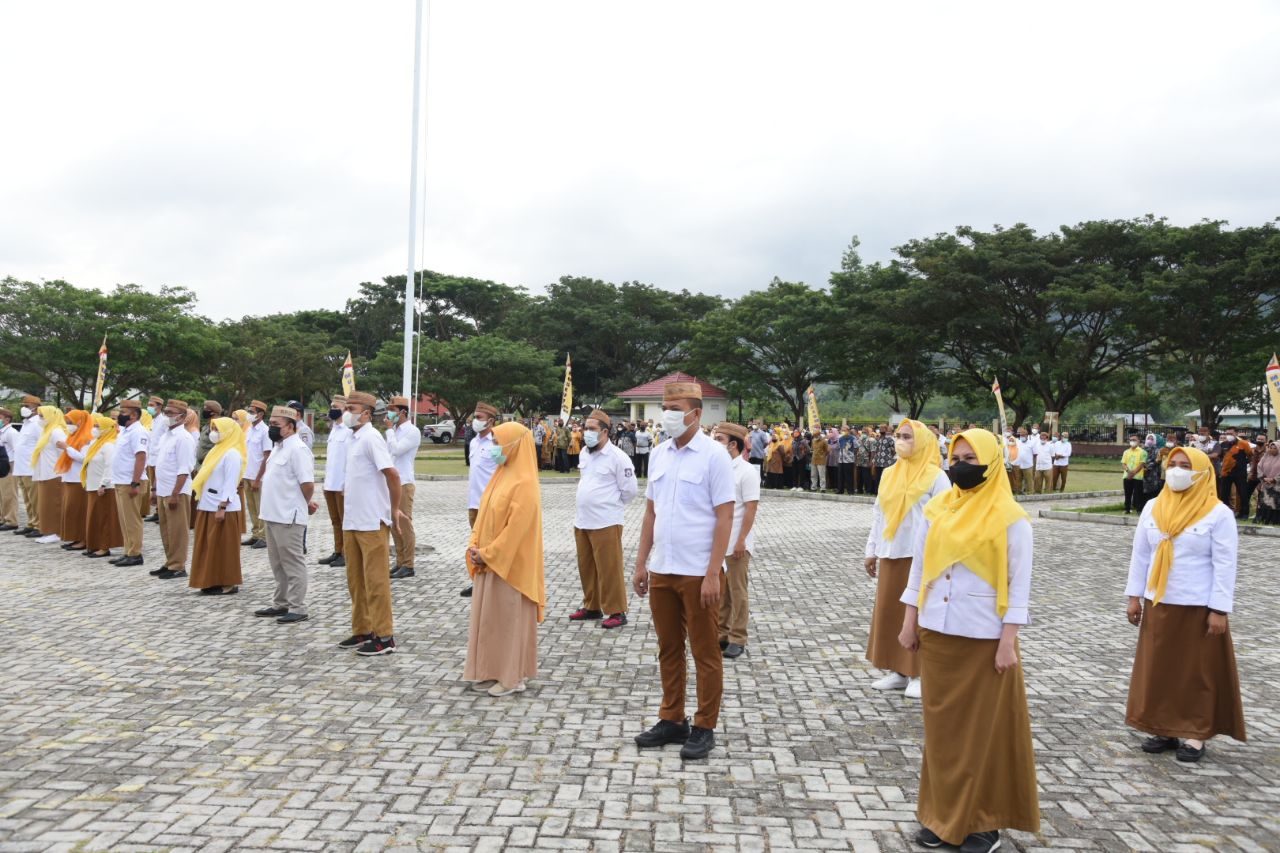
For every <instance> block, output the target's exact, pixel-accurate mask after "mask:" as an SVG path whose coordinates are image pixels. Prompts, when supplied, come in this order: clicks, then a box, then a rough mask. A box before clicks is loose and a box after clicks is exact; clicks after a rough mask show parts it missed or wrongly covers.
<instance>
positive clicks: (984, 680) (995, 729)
mask: <svg viewBox="0 0 1280 853" xmlns="http://www.w3.org/2000/svg"><path fill="white" fill-rule="evenodd" d="M999 644H1000V641H999V640H974V639H970V638H968V637H956V636H952V635H950V634H941V633H938V632H937V631H929V630H927V629H923V628H922V629H921V630H920V653H919V657H920V683H921V685H922V687H923V688H924V691H923V696H922V700H923V705H924V758H923V761H922V762H921V766H920V802H919V805H918V806H917V808H916V815H917V816H918V817H919V818H920V824H921V825H922V826H925V827H928V828H929V829H931V830H933V831H934V832H935V833H937V834H938V837H939V838H941V839H942V840H943V841H945V842H947V843H948V844H954V845H959V844H962V843H963V842H964V839H965V836H967V835H971V834H972V833H975V832H988V831H990V830H993V829H994V830H1003V829H1018V830H1022V831H1024V832H1039V831H1040V802H1039V797H1038V795H1037V793H1036V762H1035V755H1034V753H1033V751H1032V747H1031V718H1030V717H1029V716H1028V714H1027V692H1026V688H1025V686H1024V685H1023V683H1022V665H1021V663H1019V665H1018V666H1016V667H1014V668H1013V669H1011V670H1009V671H1008V672H1005V673H1004V674H1003V675H1002V674H1000V673H998V672H996V669H995V660H996V647H997V646H998V645H999ZM1019 658H1021V655H1020V654H1019Z"/></svg>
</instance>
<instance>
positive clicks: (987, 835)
mask: <svg viewBox="0 0 1280 853" xmlns="http://www.w3.org/2000/svg"><path fill="white" fill-rule="evenodd" d="M999 849H1000V833H999V832H997V831H995V830H994V829H993V830H991V831H990V832H975V833H973V834H972V835H969V836H966V837H965V839H964V844H961V845H960V853H991V851H993V850H999Z"/></svg>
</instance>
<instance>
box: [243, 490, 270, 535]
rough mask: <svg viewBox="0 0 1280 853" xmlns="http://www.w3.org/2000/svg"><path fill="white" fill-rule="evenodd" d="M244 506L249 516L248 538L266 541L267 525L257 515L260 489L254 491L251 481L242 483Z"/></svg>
mask: <svg viewBox="0 0 1280 853" xmlns="http://www.w3.org/2000/svg"><path fill="white" fill-rule="evenodd" d="M244 506H245V510H246V511H247V512H248V514H249V525H250V530H249V538H251V539H261V540H262V541H264V542H265V541H266V540H267V525H266V522H264V521H263V520H262V516H261V515H259V514H258V513H260V512H261V511H262V489H255V488H254V487H253V481H252V480H245V481H244Z"/></svg>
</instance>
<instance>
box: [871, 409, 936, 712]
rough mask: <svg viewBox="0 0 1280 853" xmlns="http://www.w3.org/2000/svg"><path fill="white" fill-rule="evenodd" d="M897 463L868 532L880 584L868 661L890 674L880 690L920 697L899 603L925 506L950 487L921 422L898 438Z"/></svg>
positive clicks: (908, 425)
mask: <svg viewBox="0 0 1280 853" xmlns="http://www.w3.org/2000/svg"><path fill="white" fill-rule="evenodd" d="M893 442H894V449H895V450H896V451H897V461H896V462H894V463H893V464H892V465H890V466H889V467H888V468H886V469H885V470H884V473H883V474H882V475H881V477H880V490H879V493H878V496H877V497H876V506H875V511H874V514H873V515H872V519H871V530H870V531H869V532H868V534H867V547H866V552H865V555H864V556H865V561H864V567H865V569H866V572H867V575H868V576H869V577H872V578H875V580H876V602H875V607H874V609H873V610H872V612H871V629H870V632H869V636H868V637H867V660H869V661H871V665H872V666H874V667H875V668H876V669H880V670H884V671H885V672H886V674H885V676H884V677H883V678H881V679H879V680H878V681H875V682H873V683H872V685H871V686H872V687H873V688H874V689H876V690H905V691H906V692H905V693H904V694H903V695H905V696H906V697H907V698H908V699H919V698H920V664H919V662H918V661H917V660H916V654H915V652H913V651H910V650H908V649H904V648H903V647H902V644H901V643H899V642H898V632H899V631H900V630H901V629H902V619H903V616H905V615H906V613H905V611H906V605H904V604H903V603H902V602H901V601H900V600H899V599H901V598H902V591H903V590H904V589H906V588H907V577H908V576H909V575H910V574H911V556H912V549H913V548H914V547H915V544H916V531H917V530H919V529H920V527H921V526H922V525H923V524H924V506H925V504H927V503H928V502H929V501H930V499H932V498H933V497H934V496H935V495H940V494H942V493H943V492H945V491H947V490H949V489H950V488H951V481H950V480H949V479H947V475H946V474H944V473H942V460H941V458H940V457H939V455H938V437H937V436H936V435H934V434H933V432H932V431H931V430H930V429H929V428H928V427H927V426H925V425H924V424H922V423H920V422H919V421H913V420H904V421H902V423H900V424H898V428H897V429H896V430H895V431H894V434H893Z"/></svg>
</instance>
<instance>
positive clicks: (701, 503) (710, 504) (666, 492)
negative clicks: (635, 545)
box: [645, 427, 734, 576]
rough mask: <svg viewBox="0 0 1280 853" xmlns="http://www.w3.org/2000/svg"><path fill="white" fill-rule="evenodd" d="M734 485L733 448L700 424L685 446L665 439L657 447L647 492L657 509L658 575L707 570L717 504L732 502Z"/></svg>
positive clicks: (654, 555)
mask: <svg viewBox="0 0 1280 853" xmlns="http://www.w3.org/2000/svg"><path fill="white" fill-rule="evenodd" d="M690 429H693V427H690ZM733 486H734V477H733V465H732V461H731V460H730V459H729V454H728V453H727V452H726V451H725V449H724V448H723V447H721V446H720V445H719V444H717V443H716V442H715V441H714V440H713V439H712V438H711V437H710V436H707V435H704V434H703V433H702V431H701V430H698V432H697V433H695V434H694V436H693V438H691V439H690V440H689V443H688V444H686V445H685V446H684V447H677V446H676V442H674V441H664V442H662V443H661V444H659V445H658V446H657V447H655V448H654V449H653V452H652V453H651V454H650V455H649V485H648V488H647V490H646V492H645V497H646V498H648V499H649V500H651V501H653V508H654V513H655V515H656V518H655V521H654V525H653V550H652V552H651V553H650V555H649V566H648V569H649V571H651V572H654V573H655V574H660V575H697V576H702V575H705V574H706V573H707V565H708V563H709V562H710V560H711V545H712V542H711V540H712V539H713V538H714V537H715V529H716V507H718V506H722V505H724V504H731V503H733V497H734V489H733Z"/></svg>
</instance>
